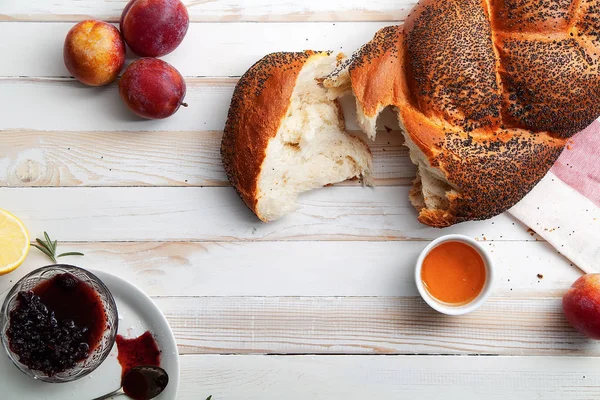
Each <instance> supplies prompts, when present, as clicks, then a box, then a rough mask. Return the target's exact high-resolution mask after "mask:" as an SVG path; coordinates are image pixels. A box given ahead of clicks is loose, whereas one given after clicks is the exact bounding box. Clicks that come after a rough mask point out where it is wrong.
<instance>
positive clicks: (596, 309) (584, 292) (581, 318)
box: [562, 274, 600, 340]
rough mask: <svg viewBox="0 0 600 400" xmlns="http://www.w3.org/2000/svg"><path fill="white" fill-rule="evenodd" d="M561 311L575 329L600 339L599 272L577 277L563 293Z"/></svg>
mask: <svg viewBox="0 0 600 400" xmlns="http://www.w3.org/2000/svg"><path fill="white" fill-rule="evenodd" d="M562 306H563V312H564V313H565V317H566V318H567V320H568V321H569V322H570V323H571V325H573V327H574V328H575V329H577V330H578V331H579V332H581V333H583V334H584V335H586V336H588V337H590V338H592V339H597V340H600V274H587V275H584V276H582V277H581V278H579V279H577V280H576V281H575V283H573V285H572V286H571V288H570V289H569V291H568V292H567V293H566V294H565V295H564V297H563V301H562Z"/></svg>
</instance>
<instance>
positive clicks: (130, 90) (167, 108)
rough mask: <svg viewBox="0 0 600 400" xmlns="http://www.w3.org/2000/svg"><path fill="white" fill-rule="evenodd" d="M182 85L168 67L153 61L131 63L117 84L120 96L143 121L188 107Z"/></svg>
mask: <svg viewBox="0 0 600 400" xmlns="http://www.w3.org/2000/svg"><path fill="white" fill-rule="evenodd" d="M185 89H186V88H185V81H184V80H183V77H182V76H181V74H180V73H179V71H177V70H176V69H175V68H174V67H173V66H172V65H171V64H169V63H166V62H164V61H162V60H159V59H156V58H142V59H140V60H137V61H135V62H133V63H132V64H131V65H130V66H129V67H127V69H126V70H125V72H124V73H123V76H122V77H121V80H120V81H119V94H120V95H121V99H123V102H124V103H125V104H126V105H127V107H129V109H130V110H131V111H133V112H134V113H135V114H137V115H139V116H140V117H142V118H148V119H161V118H167V117H169V116H171V115H173V114H174V113H175V111H177V109H178V108H179V106H181V105H183V106H187V104H185V103H184V102H183V99H184V97H185Z"/></svg>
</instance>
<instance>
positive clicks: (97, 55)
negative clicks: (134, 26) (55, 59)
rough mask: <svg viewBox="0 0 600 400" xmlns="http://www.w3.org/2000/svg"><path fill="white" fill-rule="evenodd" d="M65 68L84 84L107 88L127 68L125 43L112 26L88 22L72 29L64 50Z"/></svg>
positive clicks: (104, 23)
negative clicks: (124, 66) (124, 65)
mask: <svg viewBox="0 0 600 400" xmlns="http://www.w3.org/2000/svg"><path fill="white" fill-rule="evenodd" d="M63 59H64V61H65V66H66V67H67V69H68V70H69V72H70V73H71V75H73V76H74V77H75V79H77V80H78V81H80V82H81V83H84V84H86V85H90V86H102V85H106V84H108V83H110V82H112V81H114V80H115V79H117V77H118V76H119V72H121V68H123V64H125V42H123V38H122V37H121V34H120V33H119V31H118V30H117V28H115V27H114V26H112V25H111V24H108V23H106V22H103V21H96V20H92V19H89V20H85V21H81V22H80V23H78V24H77V25H75V26H73V27H72V28H71V30H69V33H68V34H67V37H66V38H65V44H64V47H63Z"/></svg>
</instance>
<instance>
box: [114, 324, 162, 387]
mask: <svg viewBox="0 0 600 400" xmlns="http://www.w3.org/2000/svg"><path fill="white" fill-rule="evenodd" d="M117 349H118V351H119V355H118V356H117V359H118V360H119V364H121V368H122V369H123V374H122V376H123V377H125V375H127V372H129V370H130V369H131V368H133V367H139V366H142V365H150V366H154V367H160V350H159V349H158V345H157V344H156V340H154V337H153V336H152V334H151V333H150V332H145V333H144V334H143V335H142V336H140V337H137V338H134V339H125V338H124V337H123V336H121V335H117Z"/></svg>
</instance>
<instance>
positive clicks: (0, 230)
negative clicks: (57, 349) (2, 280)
mask: <svg viewBox="0 0 600 400" xmlns="http://www.w3.org/2000/svg"><path fill="white" fill-rule="evenodd" d="M27 253H29V233H27V229H26V228H25V225H23V222H21V221H20V220H19V219H18V218H17V217H15V216H14V215H12V214H11V213H9V212H8V211H4V210H3V209H1V208H0V275H4V274H8V273H9V272H11V271H13V270H15V269H16V268H17V267H18V266H19V265H21V264H23V261H25V257H27Z"/></svg>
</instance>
